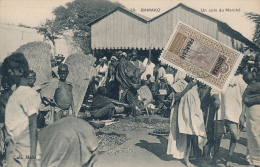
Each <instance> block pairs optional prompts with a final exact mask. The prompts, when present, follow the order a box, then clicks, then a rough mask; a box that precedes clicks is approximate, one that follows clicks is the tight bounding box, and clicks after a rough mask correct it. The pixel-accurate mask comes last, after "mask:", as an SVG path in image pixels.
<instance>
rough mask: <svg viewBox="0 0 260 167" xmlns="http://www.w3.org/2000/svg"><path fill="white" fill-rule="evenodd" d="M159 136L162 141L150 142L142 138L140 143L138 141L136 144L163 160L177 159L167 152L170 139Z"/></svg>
mask: <svg viewBox="0 0 260 167" xmlns="http://www.w3.org/2000/svg"><path fill="white" fill-rule="evenodd" d="M157 138H158V139H159V140H160V143H149V142H147V141H146V140H140V143H136V144H135V145H136V146H138V147H141V148H144V149H146V150H147V151H149V152H151V153H153V154H154V155H156V156H157V157H158V158H160V159H161V160H163V161H171V160H176V159H174V158H173V157H172V156H171V155H167V154H166V153H167V144H168V140H167V139H166V138H165V137H163V136H157Z"/></svg>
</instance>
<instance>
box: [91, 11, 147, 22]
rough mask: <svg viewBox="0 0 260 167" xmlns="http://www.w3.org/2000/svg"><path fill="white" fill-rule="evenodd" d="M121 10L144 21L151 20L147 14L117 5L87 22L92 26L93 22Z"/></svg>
mask: <svg viewBox="0 0 260 167" xmlns="http://www.w3.org/2000/svg"><path fill="white" fill-rule="evenodd" d="M117 10H119V11H121V12H124V13H127V14H130V15H131V16H132V17H135V18H137V19H138V18H139V19H141V20H142V21H143V22H148V21H149V20H150V18H149V17H146V16H143V15H141V14H138V13H135V12H132V11H130V10H129V9H126V8H122V7H117V8H116V9H114V10H112V11H110V12H108V13H106V14H104V15H103V16H101V17H99V18H97V19H95V20H93V21H91V22H90V23H88V24H87V26H92V25H93V24H95V23H97V22H98V21H100V20H102V19H103V18H105V17H107V16H108V15H110V14H112V13H114V12H115V11H117Z"/></svg>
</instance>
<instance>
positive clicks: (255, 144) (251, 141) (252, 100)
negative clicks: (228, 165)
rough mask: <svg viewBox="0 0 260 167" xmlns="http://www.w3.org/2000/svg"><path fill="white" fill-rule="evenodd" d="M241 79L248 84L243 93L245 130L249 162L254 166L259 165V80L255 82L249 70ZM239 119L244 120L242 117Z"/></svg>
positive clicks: (254, 77)
mask: <svg viewBox="0 0 260 167" xmlns="http://www.w3.org/2000/svg"><path fill="white" fill-rule="evenodd" d="M243 79H244V81H245V82H246V83H247V84H248V86H247V88H246V90H245V92H244V95H243V101H244V103H245V105H246V106H247V110H246V132H247V144H248V149H249V155H250V162H251V163H252V164H253V165H254V166H260V154H259V150H260V133H259V127H260V126H259V122H260V114H259V111H260V82H256V76H255V75H254V73H251V72H248V73H245V74H244V76H243ZM239 119H240V121H244V117H240V118H239Z"/></svg>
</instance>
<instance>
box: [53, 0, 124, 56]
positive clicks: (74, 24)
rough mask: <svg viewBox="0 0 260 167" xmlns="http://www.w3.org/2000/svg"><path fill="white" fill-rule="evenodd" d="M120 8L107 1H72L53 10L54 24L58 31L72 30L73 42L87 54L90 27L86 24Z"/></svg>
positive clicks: (115, 3) (88, 50) (117, 4)
mask: <svg viewBox="0 0 260 167" xmlns="http://www.w3.org/2000/svg"><path fill="white" fill-rule="evenodd" d="M118 6H121V7H123V6H122V5H121V4H119V3H118V2H110V1H108V0H74V1H73V2H69V3H67V4H66V5H65V7H64V6H59V7H57V8H55V9H54V11H53V14H54V15H55V20H54V24H55V25H57V27H59V28H60V29H59V31H60V32H62V31H64V30H68V29H70V30H73V33H74V37H75V40H76V41H77V42H79V44H80V46H81V49H82V50H83V51H84V52H85V53H86V54H88V53H89V52H90V38H91V37H90V27H88V26H87V24H88V23H89V22H91V21H93V20H95V19H97V18H99V17H101V16H103V15H104V14H106V13H108V12H110V11H111V10H114V9H115V8H116V7H118Z"/></svg>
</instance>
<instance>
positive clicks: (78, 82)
mask: <svg viewBox="0 0 260 167" xmlns="http://www.w3.org/2000/svg"><path fill="white" fill-rule="evenodd" d="M95 61H96V58H95V57H94V56H92V55H84V54H72V55H70V56H68V57H67V59H66V61H65V64H67V65H68V67H69V75H68V78H67V81H68V82H71V83H72V86H73V89H72V92H73V99H74V105H75V113H76V115H77V113H78V112H79V110H80V108H81V105H82V103H83V100H84V97H85V94H86V91H87V88H88V85H89V81H90V79H91V78H92V76H93V75H95V70H94V67H93V65H94V63H95Z"/></svg>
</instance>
